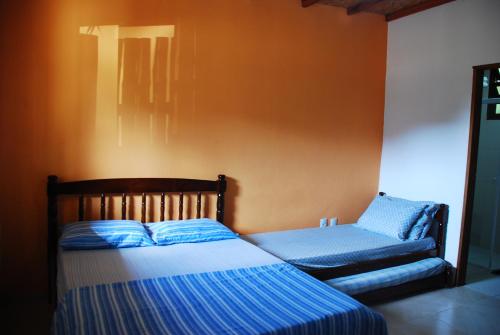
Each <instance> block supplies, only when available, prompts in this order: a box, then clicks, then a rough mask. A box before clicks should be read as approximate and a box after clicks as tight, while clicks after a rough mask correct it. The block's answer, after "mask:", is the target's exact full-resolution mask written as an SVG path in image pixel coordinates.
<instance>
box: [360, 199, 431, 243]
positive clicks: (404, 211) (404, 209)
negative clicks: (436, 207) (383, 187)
mask: <svg viewBox="0 0 500 335" xmlns="http://www.w3.org/2000/svg"><path fill="white" fill-rule="evenodd" d="M425 206H426V205H425V204H423V203H407V202H402V201H398V200H397V199H393V198H391V197H387V196H380V195H377V196H376V197H375V199H373V201H372V202H371V204H370V206H368V208H367V209H366V211H365V212H364V213H363V214H362V215H361V217H360V218H359V220H358V226H359V227H360V228H363V229H366V230H369V231H373V232H375V233H379V234H384V235H387V236H390V237H394V238H397V239H400V240H406V239H407V237H408V234H409V233H410V229H411V228H412V227H413V225H414V224H415V222H417V220H418V218H419V217H420V215H421V214H422V211H423V210H424V208H425Z"/></svg>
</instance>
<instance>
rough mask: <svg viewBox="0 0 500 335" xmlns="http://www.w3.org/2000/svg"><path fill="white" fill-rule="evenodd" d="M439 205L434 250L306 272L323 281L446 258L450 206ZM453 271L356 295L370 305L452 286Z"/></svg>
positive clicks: (432, 230)
mask: <svg viewBox="0 0 500 335" xmlns="http://www.w3.org/2000/svg"><path fill="white" fill-rule="evenodd" d="M379 195H380V196H385V193H384V192H380V193H379ZM439 207H440V208H439V210H438V212H437V213H436V216H435V223H434V224H433V227H432V228H431V231H430V234H431V236H432V237H433V238H434V240H435V241H436V248H434V249H432V250H428V251H425V252H415V253H411V254H406V255H402V256H395V257H388V258H382V259H375V260H370V261H364V262H359V263H356V264H349V265H345V266H339V267H334V268H329V269H314V270H308V271H306V272H307V273H309V274H310V275H312V276H313V277H315V278H318V279H320V280H327V279H332V278H336V277H343V276H350V275H355V274H359V273H364V272H369V271H375V270H380V269H385V268H390V267H394V266H398V265H403V264H409V263H412V262H417V261H419V260H422V259H426V258H431V257H439V258H442V259H444V253H445V243H446V229H447V224H448V211H449V207H448V205H445V204H440V205H439ZM454 272H455V271H454V269H453V268H452V267H451V266H448V267H447V268H446V271H445V272H444V273H443V274H440V275H437V276H433V277H429V278H424V279H420V280H415V281H411V282H408V283H404V284H401V285H397V286H393V287H388V288H382V289H378V290H374V291H369V292H366V293H361V294H358V295H355V296H354V298H355V299H357V300H359V301H361V302H364V303H367V304H368V303H370V304H371V303H377V302H382V301H386V300H391V299H395V298H400V297H403V296H407V295H411V294H414V293H417V292H424V291H427V290H432V289H437V288H443V287H452V286H454Z"/></svg>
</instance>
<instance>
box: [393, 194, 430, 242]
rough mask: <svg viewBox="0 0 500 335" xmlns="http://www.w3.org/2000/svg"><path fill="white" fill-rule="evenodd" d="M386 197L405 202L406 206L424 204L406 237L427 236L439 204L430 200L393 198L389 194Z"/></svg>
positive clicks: (417, 237)
mask: <svg viewBox="0 0 500 335" xmlns="http://www.w3.org/2000/svg"><path fill="white" fill-rule="evenodd" d="M386 197H387V198H388V199H391V200H393V201H398V202H401V203H403V204H407V205H408V206H413V205H424V206H425V207H424V210H423V211H422V214H421V215H420V217H419V218H418V220H417V222H415V224H414V225H413V226H412V227H411V229H410V232H409V233H408V237H407V239H408V240H420V239H423V238H425V237H426V236H427V233H428V232H429V230H430V229H431V227H432V224H433V222H434V217H435V216H436V213H437V212H438V210H439V204H436V203H435V202H432V201H413V200H408V199H402V198H395V197H390V196H386Z"/></svg>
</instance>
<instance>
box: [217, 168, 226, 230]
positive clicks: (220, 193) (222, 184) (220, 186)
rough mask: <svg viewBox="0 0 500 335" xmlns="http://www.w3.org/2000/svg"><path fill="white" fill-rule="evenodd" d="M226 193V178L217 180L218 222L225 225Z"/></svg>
mask: <svg viewBox="0 0 500 335" xmlns="http://www.w3.org/2000/svg"><path fill="white" fill-rule="evenodd" d="M224 192H226V176H225V175H223V174H220V175H219V177H218V178H217V221H219V222H220V223H224Z"/></svg>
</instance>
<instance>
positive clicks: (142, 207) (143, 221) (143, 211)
mask: <svg viewBox="0 0 500 335" xmlns="http://www.w3.org/2000/svg"><path fill="white" fill-rule="evenodd" d="M141 222H142V223H145V222H146V193H143V194H142V204H141Z"/></svg>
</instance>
